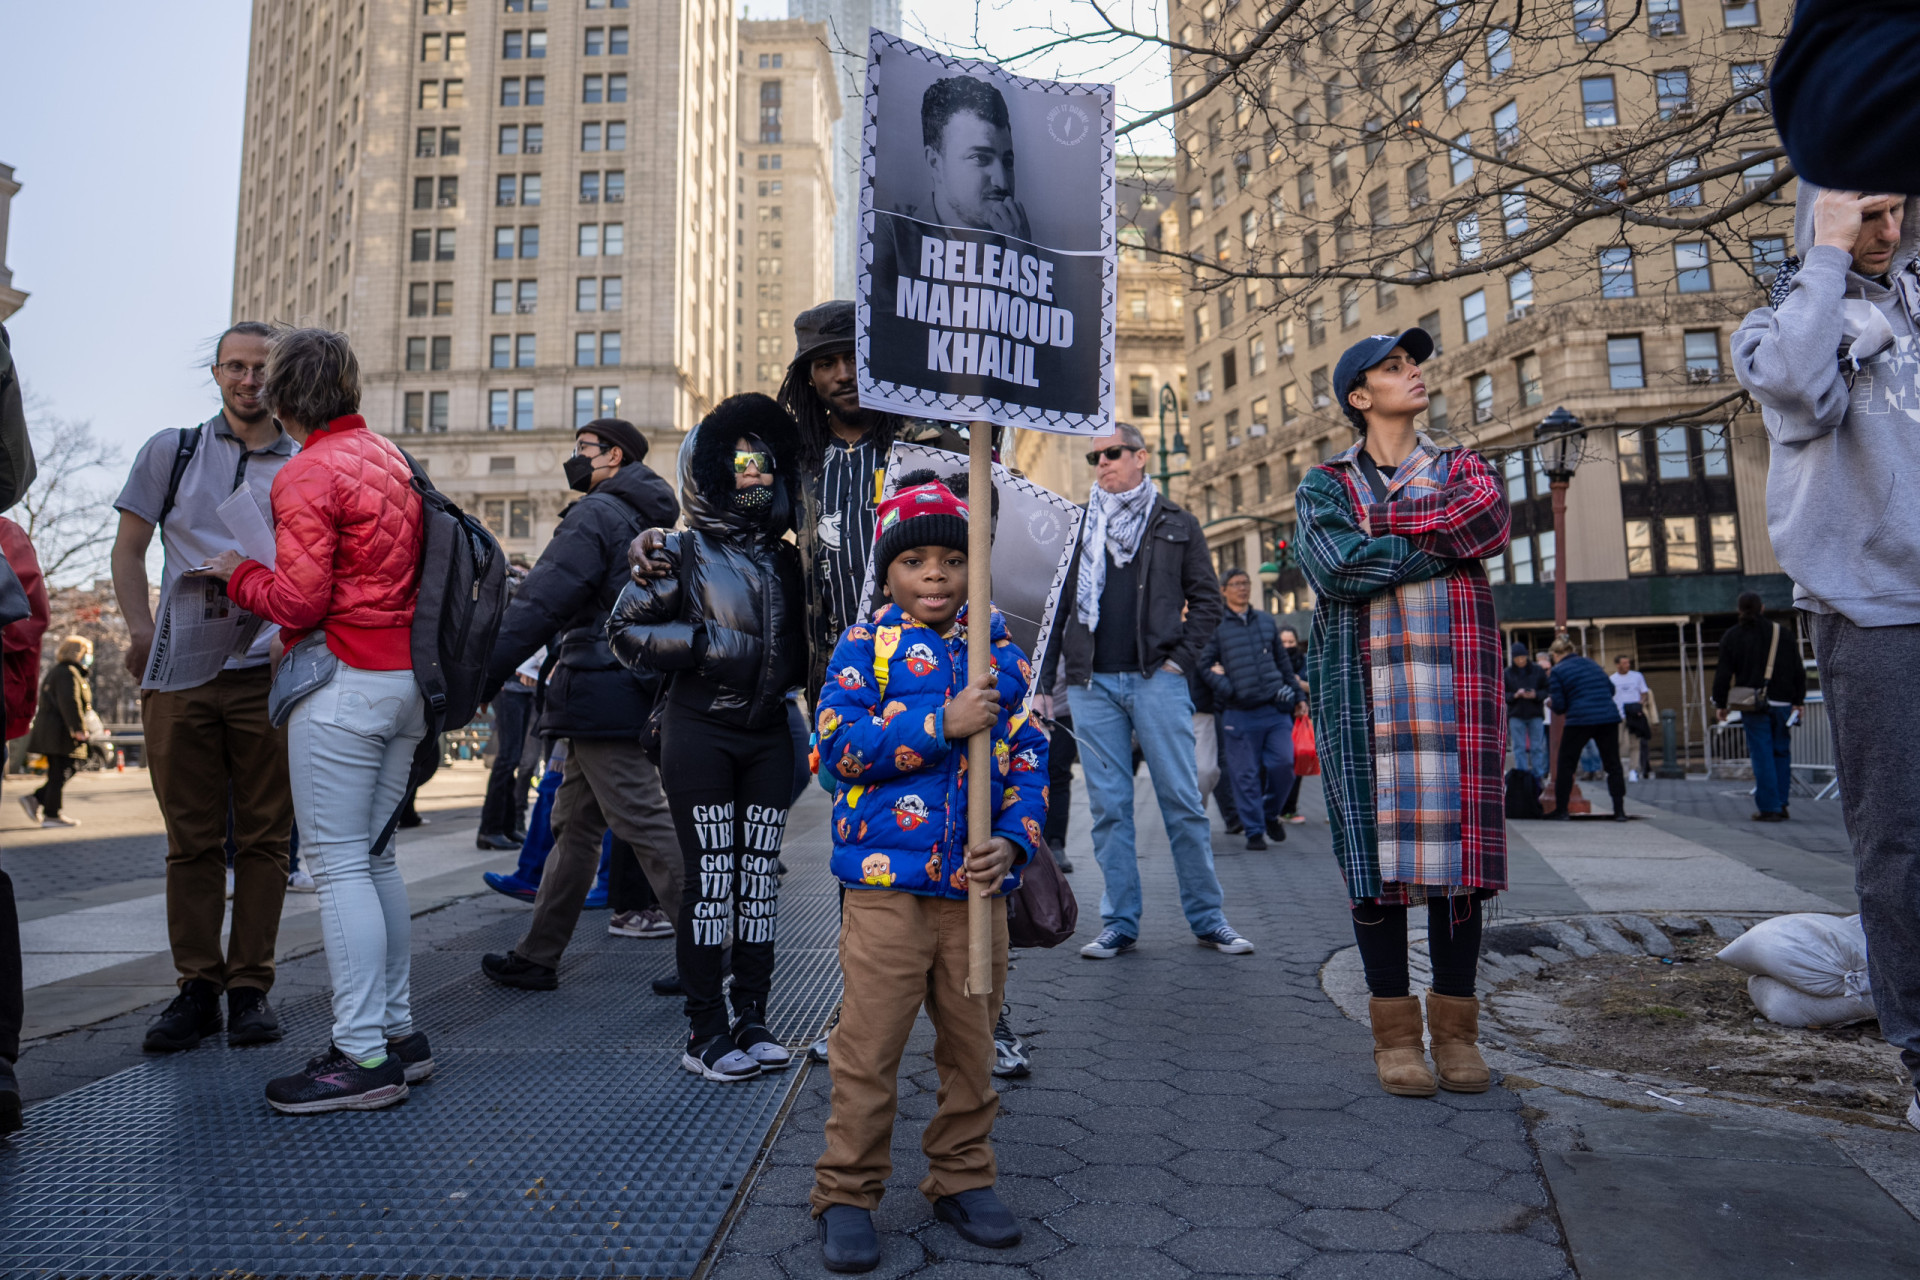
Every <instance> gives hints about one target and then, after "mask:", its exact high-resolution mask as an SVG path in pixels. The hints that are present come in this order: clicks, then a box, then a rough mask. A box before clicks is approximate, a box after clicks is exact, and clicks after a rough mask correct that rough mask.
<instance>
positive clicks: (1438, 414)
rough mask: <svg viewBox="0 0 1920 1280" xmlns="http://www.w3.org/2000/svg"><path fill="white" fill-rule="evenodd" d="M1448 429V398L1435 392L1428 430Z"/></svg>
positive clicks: (1429, 405)
mask: <svg viewBox="0 0 1920 1280" xmlns="http://www.w3.org/2000/svg"><path fill="white" fill-rule="evenodd" d="M1446 429H1447V397H1446V396H1445V395H1443V394H1441V393H1439V392H1435V393H1434V394H1432V395H1430V396H1428V397H1427V430H1428V431H1429V432H1431V433H1434V434H1439V433H1441V432H1444V431H1445V430H1446ZM1323 461H1324V459H1323Z"/></svg>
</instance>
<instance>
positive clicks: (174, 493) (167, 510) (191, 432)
mask: <svg viewBox="0 0 1920 1280" xmlns="http://www.w3.org/2000/svg"><path fill="white" fill-rule="evenodd" d="M206 429H207V428H206V424H205V423H202V424H201V425H200V426H197V427H182V428H180V439H179V441H178V443H176V444H175V445H174V450H173V470H172V471H171V472H170V473H168V475H167V496H166V498H165V500H163V501H162V502H161V503H160V518H159V519H158V520H156V521H154V522H153V523H154V525H155V526H156V527H158V526H160V525H163V524H165V523H166V522H167V516H168V515H170V514H172V512H173V503H174V499H176V498H178V497H179V496H180V481H181V479H182V478H183V477H184V476H185V475H186V474H187V464H188V463H189V462H192V461H193V454H194V450H196V449H198V448H199V447H200V437H201V435H202V434H204V433H205V431H206Z"/></svg>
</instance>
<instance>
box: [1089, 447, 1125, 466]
mask: <svg viewBox="0 0 1920 1280" xmlns="http://www.w3.org/2000/svg"><path fill="white" fill-rule="evenodd" d="M1132 452H1133V450H1132V449H1129V448H1128V447H1127V446H1126V445H1123V444H1117V445H1114V446H1113V448H1111V449H1094V450H1092V451H1091V452H1089V453H1088V454H1087V465H1088V466H1090V467H1097V466H1099V465H1100V459H1102V458H1105V459H1106V460H1107V461H1108V462H1118V461H1120V457H1121V455H1122V454H1128V453H1132Z"/></svg>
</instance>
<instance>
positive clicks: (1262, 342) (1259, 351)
mask: <svg viewBox="0 0 1920 1280" xmlns="http://www.w3.org/2000/svg"><path fill="white" fill-rule="evenodd" d="M1266 371H1267V340H1266V339H1265V338H1260V337H1256V338H1253V339H1252V340H1250V341H1249V342H1248V343H1247V373H1248V374H1249V375H1250V376H1253V377H1259V376H1260V375H1261V374H1263V373H1265V372H1266Z"/></svg>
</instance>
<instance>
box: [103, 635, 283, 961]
mask: <svg viewBox="0 0 1920 1280" xmlns="http://www.w3.org/2000/svg"><path fill="white" fill-rule="evenodd" d="M271 683H272V673H271V672H270V670H269V669H268V668H267V667H264V666H260V667H248V668H247V669H245V670H243V671H222V672H221V673H220V674H219V675H217V676H215V677H214V678H213V679H211V680H209V681H207V683H205V684H203V685H201V686H199V687H198V688H195V689H181V690H178V691H177V692H173V693H159V692H148V693H143V694H141V695H140V721H141V728H142V729H143V731H144V732H145V734H146V757H147V772H148V776H149V777H150V779H151V780H152V782H153V794H154V796H155V797H156V798H157V799H158V800H159V801H160V817H161V819H162V820H163V821H164V822H165V823H166V826H167V939H168V941H169V942H170V943H171V944H172V947H173V967H174V968H175V969H176V970H178V971H179V974H180V981H181V982H182V983H183V984H184V983H186V982H187V981H189V980H190V979H193V978H204V979H206V980H207V981H208V982H211V983H213V984H214V985H215V986H217V987H222V988H228V987H258V988H259V989H260V990H262V991H267V990H270V989H271V988H272V987H273V953H274V946H275V944H276V943H277V942H278V941H279V938H280V907H281V904H282V903H283V902H285V900H286V896H287V837H288V834H289V833H290V832H291V831H292V830H293V791H292V789H291V787H289V785H288V782H287V735H286V731H285V730H284V729H276V728H274V727H273V726H272V725H271V724H269V723H268V722H267V689H268V686H269V685H270V684H271ZM229 797H231V800H232V806H233V842H234V847H235V852H234V855H233V929H232V932H231V934H230V935H229V937H228V940H227V949H226V954H225V955H224V956H223V955H222V954H221V950H220V926H221V924H222V922H223V921H224V920H225V918H226V911H227V901H226V886H227V854H226V841H227V806H228V800H229Z"/></svg>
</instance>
